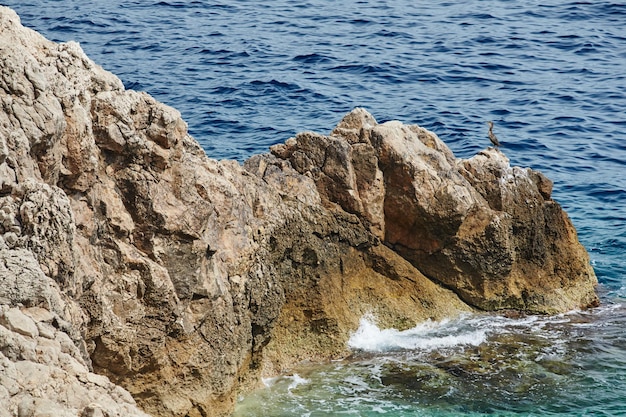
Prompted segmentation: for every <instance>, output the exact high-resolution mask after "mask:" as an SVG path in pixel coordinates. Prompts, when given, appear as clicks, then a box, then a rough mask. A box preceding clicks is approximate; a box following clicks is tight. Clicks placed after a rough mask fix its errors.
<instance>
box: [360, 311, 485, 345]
mask: <svg viewBox="0 0 626 417" xmlns="http://www.w3.org/2000/svg"><path fill="white" fill-rule="evenodd" d="M460 320H463V319H458V320H454V321H451V320H443V321H440V322H433V321H431V320H427V321H425V322H423V323H420V324H418V325H417V326H415V327H413V328H411V329H407V330H397V329H380V328H379V327H378V326H377V325H376V324H375V321H374V318H373V316H371V315H366V316H364V317H362V318H361V321H360V325H359V328H358V329H357V331H356V332H354V334H352V336H351V337H350V339H349V340H348V346H349V347H350V348H351V349H354V350H362V351H365V352H387V351H393V350H433V349H440V348H447V347H453V346H461V345H479V344H481V343H483V342H484V341H485V340H486V332H487V331H486V329H484V328H483V329H481V328H472V327H471V326H459V324H460V323H462V321H460Z"/></svg>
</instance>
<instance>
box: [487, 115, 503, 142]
mask: <svg viewBox="0 0 626 417" xmlns="http://www.w3.org/2000/svg"><path fill="white" fill-rule="evenodd" d="M487 124H488V125H489V140H490V141H491V143H493V146H495V147H498V146H500V142H498V138H497V137H496V135H494V134H493V122H492V121H489V122H487Z"/></svg>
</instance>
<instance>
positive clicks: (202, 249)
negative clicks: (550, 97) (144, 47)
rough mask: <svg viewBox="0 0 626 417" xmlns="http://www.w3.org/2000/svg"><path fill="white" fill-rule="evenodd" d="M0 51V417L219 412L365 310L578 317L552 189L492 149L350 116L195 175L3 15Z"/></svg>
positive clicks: (171, 135) (565, 223) (390, 315)
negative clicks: (451, 144)
mask: <svg viewBox="0 0 626 417" xmlns="http://www.w3.org/2000/svg"><path fill="white" fill-rule="evenodd" d="M0 51H1V55H2V61H1V62H0V72H1V77H0V100H1V103H2V110H1V111H0V403H2V404H3V405H5V404H6V405H7V406H6V407H2V408H0V415H17V414H19V415H20V416H34V415H39V414H38V413H39V412H42V410H43V411H46V410H53V411H54V413H56V414H55V415H77V414H78V415H84V416H92V415H93V416H95V415H110V416H112V415H125V416H126V415H144V414H143V412H147V413H150V414H153V415H159V416H218V415H227V414H228V413H229V412H230V411H231V410H232V406H233V402H234V398H235V396H236V394H237V393H238V392H239V391H240V390H245V389H248V388H250V387H253V386H255V384H256V381H257V380H258V377H259V376H260V375H261V374H262V373H266V374H271V373H276V372H281V371H282V370H284V369H287V368H288V367H289V366H291V365H292V364H294V363H297V362H298V361H301V360H304V359H307V360H316V359H318V360H323V359H327V358H332V357H340V356H342V355H344V354H345V353H346V352H345V349H346V347H345V342H346V340H347V338H348V336H349V334H350V332H352V331H354V330H355V329H356V328H357V326H358V321H359V319H360V317H361V316H362V315H363V314H366V313H371V314H373V315H374V316H375V317H377V319H378V320H379V323H380V325H381V326H394V327H400V328H405V327H408V326H412V325H413V324H415V323H417V322H418V321H421V320H424V319H427V318H431V319H435V320H437V319H441V318H444V317H449V316H452V315H455V314H459V313H460V312H466V311H473V310H476V309H481V310H499V309H517V310H523V311H528V312H537V313H555V312H561V311H565V310H569V309H573V308H585V307H589V306H593V305H595V304H596V303H597V297H596V295H595V292H594V286H595V283H596V279H595V275H594V273H593V270H592V269H591V267H590V266H589V259H588V256H587V254H586V252H585V250H584V248H583V247H582V246H581V245H580V243H579V242H578V240H577V237H576V232H575V230H574V228H573V226H572V224H571V222H570V221H569V219H568V217H567V215H566V214H565V213H564V212H563V211H562V210H561V208H560V207H559V205H558V204H557V203H556V202H555V201H553V200H552V199H551V197H550V194H551V187H552V184H551V182H550V181H549V180H548V179H547V178H545V177H544V176H543V175H542V174H540V173H538V172H535V171H532V170H530V169H524V168H518V167H511V166H510V165H509V161H508V160H507V158H506V157H505V155H503V154H502V153H501V152H500V151H498V150H495V149H487V150H485V151H483V152H481V153H479V154H478V155H476V156H475V157H473V158H470V159H468V160H460V159H457V158H455V157H454V155H453V154H452V152H451V151H450V150H449V149H448V148H447V147H446V145H445V144H444V143H443V142H442V141H441V140H440V139H439V138H438V137H437V136H436V135H434V134H433V133H431V132H428V131H427V130H425V129H422V128H420V127H417V126H406V125H403V124H401V123H399V122H388V123H384V124H378V123H377V122H376V121H375V120H374V118H373V117H372V116H371V115H370V114H369V113H367V112H366V111H364V110H362V109H356V110H354V111H353V112H351V113H350V114H348V115H347V116H346V117H345V118H344V119H343V120H342V121H341V122H340V123H339V125H338V126H337V127H336V128H335V129H334V130H333V132H332V133H331V134H330V135H319V134H315V133H302V134H299V135H297V136H296V137H295V138H292V139H289V140H287V141H286V142H285V143H284V144H281V145H277V146H275V147H273V148H272V150H271V153H269V154H264V155H258V156H255V157H253V158H251V159H250V160H248V161H246V162H245V164H243V166H241V165H240V164H238V163H237V162H234V161H215V160H212V159H209V158H208V157H207V156H206V155H205V154H204V152H203V151H202V149H201V148H200V147H199V145H198V144H197V143H196V142H195V141H194V140H193V138H191V137H190V136H189V135H188V134H187V129H186V125H185V123H184V122H183V120H182V119H181V117H180V114H179V113H178V112H177V111H176V110H174V109H172V108H169V107H167V106H165V105H163V104H160V103H158V102H156V101H155V100H154V99H153V98H151V97H150V96H149V95H147V94H145V93H139V92H135V91H127V90H125V89H124V87H123V85H122V83H121V82H120V80H119V79H117V78H116V77H115V76H113V75H112V74H110V73H108V72H106V71H104V70H103V69H102V68H101V67H99V66H98V65H96V64H94V63H93V62H92V61H91V60H90V59H89V58H88V57H87V56H85V54H84V53H83V51H82V50H81V49H80V47H79V45H78V44H76V43H73V42H69V43H66V44H55V43H52V42H49V41H47V40H45V39H44V38H43V37H41V36H40V35H39V34H37V33H35V32H33V31H31V30H29V29H26V28H24V27H22V26H21V25H20V23H19V18H18V17H17V16H16V15H15V13H13V12H12V11H11V10H9V9H8V8H4V7H0ZM121 387H123V388H121ZM131 395H132V396H131ZM135 402H136V403H135ZM141 410H143V411H141Z"/></svg>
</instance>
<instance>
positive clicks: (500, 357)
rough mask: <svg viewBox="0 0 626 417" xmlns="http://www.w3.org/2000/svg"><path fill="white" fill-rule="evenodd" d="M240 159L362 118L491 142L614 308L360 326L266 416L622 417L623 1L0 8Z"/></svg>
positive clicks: (204, 2)
mask: <svg viewBox="0 0 626 417" xmlns="http://www.w3.org/2000/svg"><path fill="white" fill-rule="evenodd" d="M0 3H1V4H3V5H7V6H10V7H12V8H13V9H14V10H16V11H17V12H18V13H19V15H20V16H21V19H22V22H23V24H24V25H26V26H29V27H31V28H33V29H36V30H37V31H39V32H40V33H42V34H43V35H44V36H46V37H48V38H49V39H52V40H55V41H61V42H62V41H69V40H75V41H78V42H80V44H81V46H82V48H83V49H84V50H85V51H86V53H87V54H88V55H89V56H90V57H91V58H92V59H93V60H95V61H96V62H97V63H99V64H100V65H102V66H103V67H104V68H105V69H107V70H110V71H112V72H113V73H115V74H117V75H118V76H119V77H120V78H121V79H122V81H123V82H124V84H125V86H126V87H127V88H129V89H135V90H142V91H147V92H148V93H150V94H152V95H153V96H154V97H156V98H157V99H158V100H160V101H162V102H164V103H166V104H168V105H171V106H173V107H175V108H177V109H178V110H180V111H181V113H182V115H183V118H184V119H185V120H186V121H187V123H188V124H189V131H190V133H191V134H192V135H193V136H194V137H195V138H196V139H197V140H198V141H199V143H200V144H201V145H202V147H203V148H204V149H205V151H206V153H207V154H208V155H209V156H210V157H212V158H217V159H224V158H226V159H235V160H238V161H243V160H245V159H246V158H248V157H250V156H251V155H254V154H257V153H262V152H266V151H267V150H268V147H269V146H271V145H273V144H276V143H280V142H283V141H285V140H286V139H288V138H289V137H291V136H293V135H294V134H296V133H297V132H300V131H305V130H312V131H316V132H319V133H328V132H330V130H331V129H332V128H333V127H334V126H335V125H336V123H337V122H338V121H339V120H341V118H342V116H343V115H344V114H346V113H347V112H349V111H350V110H351V109H353V108H354V107H357V106H360V107H365V108H366V109H367V110H369V111H370V112H371V113H372V114H373V115H374V117H375V118H376V119H377V120H378V121H379V122H383V121H387V120H392V119H397V120H400V121H402V122H404V123H411V124H418V125H420V126H423V127H425V128H427V129H429V130H431V131H433V132H435V133H436V134H437V135H438V136H439V137H440V138H441V139H442V140H444V141H445V142H446V143H447V144H448V146H449V147H450V148H451V149H452V150H453V151H454V153H455V154H456V156H457V157H463V158H466V157H471V156H472V155H474V154H476V153H477V152H479V151H480V150H481V149H484V148H485V147H487V146H488V145H489V140H488V138H487V125H486V121H488V120H493V121H494V123H495V128H494V133H496V135H497V136H498V137H499V139H500V142H501V143H502V147H501V149H502V151H503V152H504V153H505V154H506V155H507V156H508V157H509V158H510V160H511V163H512V164H513V165H519V166H525V167H531V168H533V169H537V170H540V171H542V172H543V173H544V174H545V175H547V176H548V177H549V178H551V179H552V180H553V181H554V193H553V197H554V198H555V199H556V200H557V201H559V202H560V203H561V205H562V206H563V207H564V209H565V210H566V211H567V213H568V214H569V216H570V217H571V219H572V221H573V223H574V225H575V226H576V228H577V230H578V233H579V238H580V240H581V242H582V243H583V244H584V245H585V247H586V248H587V250H588V251H589V253H590V256H591V262H592V265H593V267H594V268H595V271H596V274H597V276H598V279H599V282H600V284H599V286H598V292H599V294H600V298H601V306H600V307H598V308H594V309H592V310H587V311H572V312H568V313H566V314H562V315H558V316H553V317H544V316H532V315H530V316H522V317H508V318H507V317H502V316H500V315H497V314H488V313H481V314H472V315H466V316H462V317H458V318H453V319H450V320H447V321H442V322H426V323H422V324H420V325H418V326H417V327H415V328H413V329H408V330H396V329H381V328H379V327H378V326H377V325H376V318H375V317H363V319H362V321H361V325H360V327H359V329H358V330H357V331H356V332H355V333H354V334H353V335H352V337H351V339H350V341H349V343H348V344H349V347H350V348H351V351H352V354H351V355H350V356H349V357H348V358H345V359H343V360H340V361H336V362H329V363H325V364H321V365H320V364H317V365H306V366H304V365H303V366H302V367H300V368H298V369H293V370H292V371H291V372H290V373H289V374H288V375H282V376H278V377H275V378H272V379H268V380H265V381H264V382H265V388H262V389H259V390H258V391H255V392H253V393H251V394H249V395H246V396H244V397H242V398H240V399H239V401H238V403H237V408H236V411H235V416H236V417H254V416H273V417H278V416H281V417H282V416H285V417H286V416H311V417H313V416H315V417H319V416H363V417H365V416H368V417H369V416H389V417H396V416H433V417H435V416H626V3H624V2H614V1H601V0H600V1H589V2H586V1H557V0H544V1H538V0H528V1H513V0H466V1H463V2H453V1H409V0H395V1H391V0H371V1H356V0H355V1H348V0H333V1H330V0H302V1H296V0H293V1H287V0H265V1H256V0H227V1H209V0H195V1H193V0H185V1H182V0H181V1H174V0H167V1H163V0H161V1H155V0H141V1H139V0H108V1H106V2H104V1H94V0H80V1H79V0H45V1H44V0H9V1H7V0H2V1H0Z"/></svg>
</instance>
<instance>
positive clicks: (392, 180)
mask: <svg viewBox="0 0 626 417" xmlns="http://www.w3.org/2000/svg"><path fill="white" fill-rule="evenodd" d="M272 152H273V153H274V154H275V155H276V156H277V157H279V158H282V159H285V160H288V161H289V162H290V163H291V165H292V166H293V167H294V168H295V169H296V170H298V172H300V173H302V174H304V175H307V176H309V177H311V178H313V179H314V180H315V182H316V185H317V187H318V189H319V190H320V194H321V195H322V196H323V197H325V198H324V199H323V201H324V203H325V204H326V205H327V206H332V205H333V204H336V205H339V206H341V207H342V208H343V209H344V210H345V211H348V212H350V213H354V214H356V215H357V216H358V217H359V218H360V219H361V220H362V221H363V222H364V223H366V224H368V225H369V226H370V229H371V231H372V232H373V233H375V234H376V235H378V236H381V238H382V239H383V240H384V242H385V244H387V245H388V246H390V247H391V248H393V249H394V250H395V251H396V252H397V253H398V254H400V255H401V256H403V257H404V258H405V259H407V260H408V261H410V262H411V263H412V264H413V265H414V266H415V267H416V268H417V269H418V270H420V271H421V272H422V273H424V274H425V275H426V276H428V277H429V278H431V279H432V280H434V281H435V282H439V283H442V284H444V285H445V286H446V287H447V288H450V289H452V290H453V291H455V292H456V293H457V294H458V295H459V296H460V297H461V298H462V299H463V300H464V301H465V302H467V303H469V304H470V305H473V306H475V307H478V308H480V309H485V310H499V309H519V310H524V311H529V312H540V313H556V312H564V311H568V310H571V309H575V308H585V307H589V306H594V305H596V304H597V302H598V298H597V296H596V294H595V285H596V283H597V280H596V277H595V274H594V272H593V270H592V268H591V266H590V264H589V257H588V255H587V253H586V251H585V249H584V248H583V247H582V245H581V244H580V243H579V242H578V239H577V237H576V232H575V229H574V227H573V226H572V224H571V221H570V220H569V218H568V217H567V214H566V213H565V212H564V211H563V210H562V209H561V208H560V206H559V205H558V203H557V202H555V201H554V200H552V199H551V197H550V195H551V192H552V183H551V182H550V180H549V179H547V178H546V177H545V176H544V175H543V174H541V173H539V172H536V171H533V170H530V169H527V168H525V169H524V168H519V167H511V166H510V165H509V161H508V159H507V158H506V156H505V155H504V154H503V153H501V152H500V151H498V150H496V149H492V148H489V149H487V150H485V151H482V152H480V153H479V154H478V155H476V156H475V157H473V158H470V159H468V160H459V159H456V158H455V157H454V155H453V154H452V152H451V151H450V150H449V148H448V147H447V146H446V145H445V144H444V143H443V142H442V141H441V140H440V139H439V138H438V137H437V136H436V135H435V134H433V133H432V132H429V131H427V130H426V129H423V128H421V127H419V126H406V125H403V124H401V123H400V122H395V121H394V122H387V123H384V124H381V125H378V124H376V122H375V120H374V118H373V117H372V116H371V115H369V114H368V113H367V112H366V111H365V110H363V109H355V110H354V111H353V112H352V113H350V114H349V115H347V116H346V117H345V118H344V120H342V122H340V123H339V125H338V126H337V128H336V129H335V130H334V131H333V132H332V133H331V135H330V136H328V137H327V136H323V135H316V134H310V133H305V134H300V135H298V136H296V137H295V138H294V139H290V140H288V141H287V142H285V144H281V145H277V146H275V147H273V148H272ZM364 153H365V154H366V155H367V157H366V158H365V159H367V160H368V163H367V164H363V163H362V162H361V161H362V160H363V159H364V158H363V157H362V155H363V154H364ZM338 154H341V155H343V157H342V158H334V157H332V156H333V155H338ZM363 166H369V167H370V168H369V169H363V168H362V167H363ZM317 167H321V168H317ZM337 173H340V174H337ZM372 203H374V204H372Z"/></svg>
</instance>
